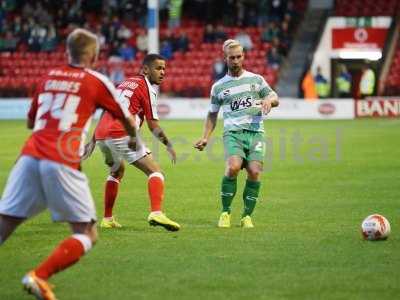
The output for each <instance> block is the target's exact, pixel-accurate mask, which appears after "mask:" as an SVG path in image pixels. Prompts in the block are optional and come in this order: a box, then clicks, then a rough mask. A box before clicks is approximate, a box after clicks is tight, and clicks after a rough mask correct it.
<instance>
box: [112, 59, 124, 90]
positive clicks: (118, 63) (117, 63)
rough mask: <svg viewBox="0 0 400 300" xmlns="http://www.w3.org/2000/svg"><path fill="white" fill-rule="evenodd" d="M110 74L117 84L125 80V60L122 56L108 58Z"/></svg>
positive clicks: (113, 81)
mask: <svg viewBox="0 0 400 300" xmlns="http://www.w3.org/2000/svg"><path fill="white" fill-rule="evenodd" d="M108 66H109V76H110V80H111V82H112V83H114V85H115V86H117V85H119V84H120V83H121V82H122V81H124V80H125V72H124V62H123V60H122V59H121V58H120V57H117V56H111V57H110V58H109V59H108Z"/></svg>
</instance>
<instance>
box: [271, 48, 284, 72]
mask: <svg viewBox="0 0 400 300" xmlns="http://www.w3.org/2000/svg"><path fill="white" fill-rule="evenodd" d="M281 63H282V56H281V55H280V54H279V52H278V50H277V49H276V47H272V48H271V49H270V50H269V51H268V54H267V65H268V67H270V68H272V69H274V70H278V69H279V68H280V66H281Z"/></svg>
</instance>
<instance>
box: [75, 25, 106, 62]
mask: <svg viewBox="0 0 400 300" xmlns="http://www.w3.org/2000/svg"><path fill="white" fill-rule="evenodd" d="M93 48H94V49H93ZM93 50H94V51H93ZM67 51H68V54H69V57H70V59H71V61H72V62H73V63H79V62H81V60H82V58H83V57H84V56H89V57H90V56H92V55H97V54H98V52H99V41H98V39H97V36H96V35H95V34H93V33H91V32H90V31H88V30H86V29H82V28H77V29H75V30H73V31H72V32H71V33H70V34H69V35H68V37H67ZM90 58H91V57H90Z"/></svg>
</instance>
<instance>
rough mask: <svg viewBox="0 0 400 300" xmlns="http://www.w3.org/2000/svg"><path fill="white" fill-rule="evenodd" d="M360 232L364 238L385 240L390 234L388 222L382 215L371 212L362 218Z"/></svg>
mask: <svg viewBox="0 0 400 300" xmlns="http://www.w3.org/2000/svg"><path fill="white" fill-rule="evenodd" d="M361 232H362V235H363V237H364V239H366V240H370V241H377V240H386V239H387V238H388V236H389V234H390V223H389V221H388V220H387V219H386V218H385V217H384V216H381V215H378V214H373V215H370V216H368V217H366V218H365V219H364V221H363V222H362V224H361Z"/></svg>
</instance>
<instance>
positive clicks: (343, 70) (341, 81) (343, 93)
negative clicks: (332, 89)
mask: <svg viewBox="0 0 400 300" xmlns="http://www.w3.org/2000/svg"><path fill="white" fill-rule="evenodd" d="M351 81H352V79H351V74H350V72H349V71H348V70H347V67H346V65H341V66H340V73H339V76H338V77H336V89H337V91H338V94H339V97H340V98H350V97H351Z"/></svg>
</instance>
